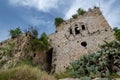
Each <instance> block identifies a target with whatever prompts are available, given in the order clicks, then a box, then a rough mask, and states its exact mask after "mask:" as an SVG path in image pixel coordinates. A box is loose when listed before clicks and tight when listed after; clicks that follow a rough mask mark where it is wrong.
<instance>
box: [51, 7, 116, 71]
mask: <svg viewBox="0 0 120 80" xmlns="http://www.w3.org/2000/svg"><path fill="white" fill-rule="evenodd" d="M114 39H115V38H114V35H113V31H112V29H111V28H110V26H109V24H108V23H107V21H106V20H105V18H104V16H103V15H102V13H101V11H100V10H99V8H97V7H95V8H94V9H90V10H89V11H88V12H86V13H85V14H84V15H83V16H78V18H77V19H70V20H67V21H65V22H64V23H62V24H61V25H60V26H57V28H56V33H53V34H51V35H49V41H50V43H51V45H52V46H53V59H52V62H53V63H52V66H53V69H52V72H53V73H54V72H55V73H59V72H62V71H65V69H66V68H67V67H68V66H69V64H70V63H71V62H73V61H74V60H77V59H78V58H79V57H80V56H81V55H86V54H88V53H93V52H96V51H98V50H100V48H99V45H102V44H105V42H111V41H113V40H114Z"/></svg>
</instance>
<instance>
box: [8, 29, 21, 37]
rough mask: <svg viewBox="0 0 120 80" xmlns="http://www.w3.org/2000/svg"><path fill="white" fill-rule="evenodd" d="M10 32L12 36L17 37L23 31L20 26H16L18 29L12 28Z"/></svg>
mask: <svg viewBox="0 0 120 80" xmlns="http://www.w3.org/2000/svg"><path fill="white" fill-rule="evenodd" d="M9 34H10V36H11V38H16V37H17V36H19V35H21V34H22V31H21V30H20V28H19V27H18V28H16V29H11V30H10V31H9Z"/></svg>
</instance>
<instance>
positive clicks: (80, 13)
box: [72, 8, 86, 19]
mask: <svg viewBox="0 0 120 80" xmlns="http://www.w3.org/2000/svg"><path fill="white" fill-rule="evenodd" d="M85 13H86V11H85V10H83V9H81V8H78V10H77V14H74V15H72V18H74V19H76V18H77V17H78V16H79V15H84V14H85Z"/></svg>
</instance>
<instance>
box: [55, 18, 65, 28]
mask: <svg viewBox="0 0 120 80" xmlns="http://www.w3.org/2000/svg"><path fill="white" fill-rule="evenodd" d="M63 22H64V20H63V19H62V18H60V17H58V18H55V22H54V24H55V26H56V27H57V26H59V25H60V24H61V23H63Z"/></svg>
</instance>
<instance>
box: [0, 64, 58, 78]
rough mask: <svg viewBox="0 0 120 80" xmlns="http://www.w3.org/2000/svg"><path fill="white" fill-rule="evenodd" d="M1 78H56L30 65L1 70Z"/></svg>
mask: <svg viewBox="0 0 120 80" xmlns="http://www.w3.org/2000/svg"><path fill="white" fill-rule="evenodd" d="M0 80H56V79H55V78H54V76H52V75H49V74H47V73H46V72H44V71H41V70H40V69H39V68H37V67H31V66H28V65H24V66H19V67H16V68H14V69H9V70H0Z"/></svg>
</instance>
